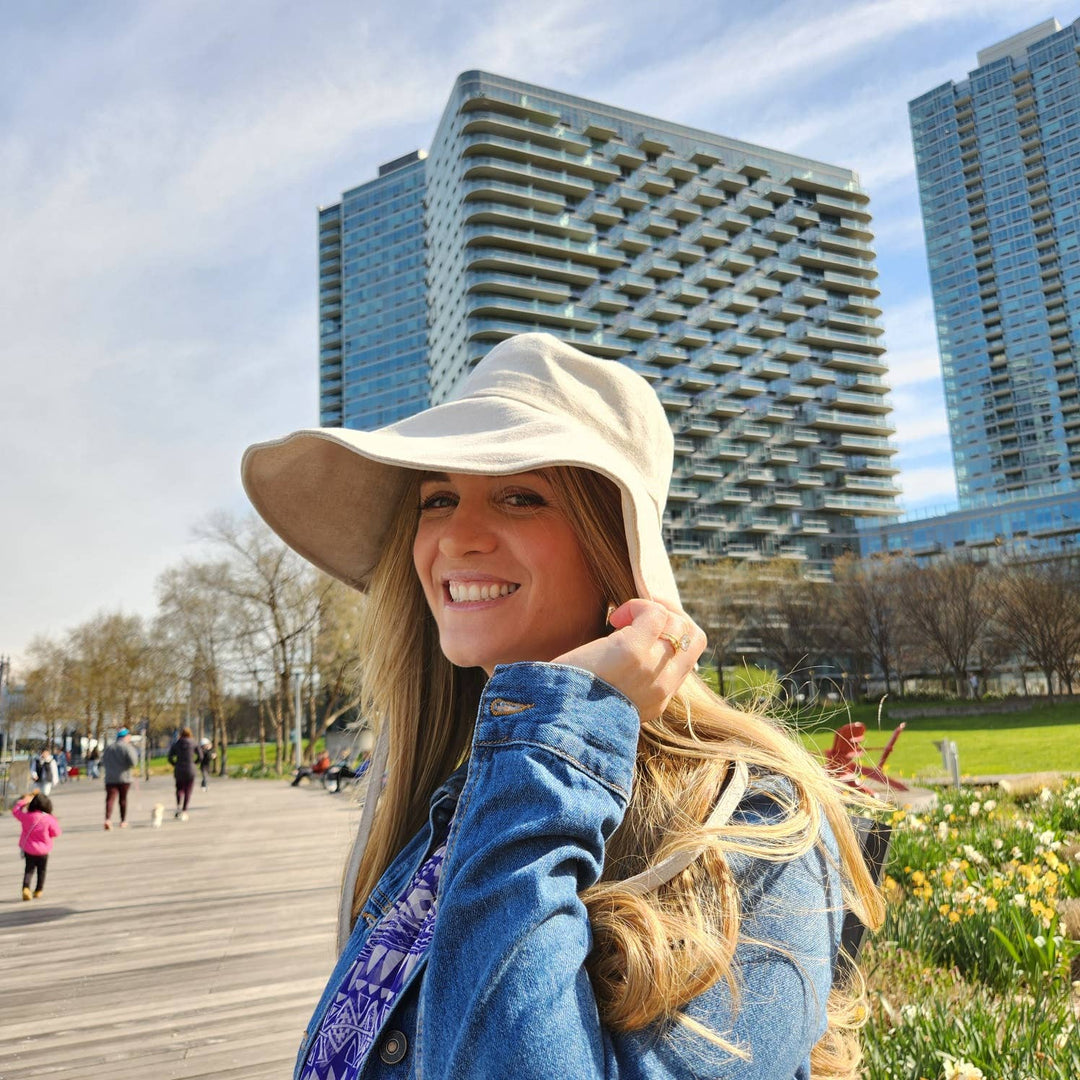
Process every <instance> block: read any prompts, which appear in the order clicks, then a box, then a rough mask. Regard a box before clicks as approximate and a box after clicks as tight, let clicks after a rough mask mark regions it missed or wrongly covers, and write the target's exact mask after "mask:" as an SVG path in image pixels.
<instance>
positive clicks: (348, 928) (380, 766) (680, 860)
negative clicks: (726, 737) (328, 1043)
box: [338, 727, 750, 954]
mask: <svg viewBox="0 0 1080 1080" xmlns="http://www.w3.org/2000/svg"><path fill="white" fill-rule="evenodd" d="M389 745H390V740H389V736H388V733H387V730H386V728H385V727H384V728H383V729H382V730H381V731H380V732H379V737H378V739H377V740H376V742H375V749H374V750H373V751H372V755H371V767H370V768H369V769H368V784H367V795H366V796H365V798H364V809H363V811H362V813H361V815H360V826H359V828H358V829H357V831H356V839H355V840H354V841H353V845H352V850H351V851H350V852H349V862H348V865H347V866H346V869H345V881H344V883H343V885H342V889H341V904H340V907H339V908H338V953H339V954H340V953H341V952H342V951H343V950H344V948H345V945H346V944H347V943H348V940H349V937H350V935H351V934H352V927H353V922H352V905H353V893H354V892H355V891H356V877H357V874H358V872H359V870H360V860H361V858H363V855H364V849H365V848H366V847H367V842H368V836H369V835H370V834H371V826H372V823H373V821H374V819H375V804H376V803H377V802H378V801H379V795H380V794H381V793H382V778H383V773H384V772H385V771H386V759H387V756H388V751H389ZM749 783H750V774H749V771H748V770H747V768H746V763H745V762H742V761H736V762H734V765H733V769H732V774H731V779H730V780H729V781H728V783H727V786H726V787H725V788H724V792H723V794H722V795H721V796H720V799H719V801H718V802H717V804H716V808H715V809H714V810H713V812H712V813H711V814H710V815H709V817H708V820H707V821H706V822H705V827H706V828H708V829H717V828H719V827H720V826H721V825H726V824H727V823H728V821H729V819H730V818H731V815H732V814H733V813H734V812H735V807H736V806H738V805H739V802H740V801H741V800H742V797H743V795H744V793H745V792H746V788H747V785H748V784H749ZM704 850H705V848H704V847H700V848H698V849H697V850H695V851H680V852H676V853H675V854H674V855H669V856H668V857H667V858H666V859H664V860H662V861H661V862H659V863H657V864H656V865H655V866H650V867H649V868H648V869H647V870H643V871H642V872H641V873H640V874H635V875H634V876H633V877H630V878H627V879H626V880H625V881H621V882H619V886H620V888H623V889H626V890H627V891H628V892H630V893H632V894H634V895H635V896H641V895H643V894H644V893H647V892H651V891H652V890H654V889H659V888H660V886H661V885H664V884H666V883H667V882H669V881H671V879H672V878H673V877H675V876H676V875H678V874H681V873H682V872H683V871H684V870H685V869H686V868H687V867H688V866H689V865H690V864H691V863H692V862H693V861H694V860H695V859H696V858H697V857H698V856H699V855H700V854H701V853H702V852H703V851H704Z"/></svg>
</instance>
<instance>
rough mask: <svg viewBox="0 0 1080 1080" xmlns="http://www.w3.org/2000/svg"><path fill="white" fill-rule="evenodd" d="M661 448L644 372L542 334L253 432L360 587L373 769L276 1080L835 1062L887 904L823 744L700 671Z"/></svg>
mask: <svg viewBox="0 0 1080 1080" xmlns="http://www.w3.org/2000/svg"><path fill="white" fill-rule="evenodd" d="M671 465H672V436H671V433H670V430H669V428H668V424H667V421H666V418H665V416H664V412H663V409H662V407H661V406H660V404H659V402H658V399H657V398H656V395H655V394H654V393H653V391H652V389H651V388H650V387H649V386H648V384H647V383H646V382H645V381H644V380H643V379H641V378H640V377H639V376H637V375H635V374H634V373H633V372H632V371H630V370H629V369H628V368H626V367H624V366H622V365H620V364H617V363H613V362H611V361H603V360H597V359H594V358H591V357H588V356H586V355H585V354H583V353H580V352H578V351H577V350H575V349H572V348H570V347H569V346H567V345H565V344H563V343H561V342H558V341H557V340H556V339H554V338H552V337H550V336H548V335H545V334H523V335H519V336H517V337H515V338H511V339H509V340H508V341H506V342H503V343H502V344H500V345H499V346H497V347H496V348H495V349H493V350H492V351H491V353H489V354H488V356H487V357H486V358H485V359H484V360H483V361H482V362H481V363H480V364H479V365H478V366H477V367H476V369H475V370H474V371H473V372H472V374H471V375H470V376H469V378H468V380H467V381H466V383H465V385H464V388H463V390H462V393H461V394H460V396H459V397H458V398H457V399H456V400H454V401H452V402H449V403H447V404H444V405H441V406H438V407H435V408H433V409H429V410H427V411H426V412H424V413H421V414H419V415H418V416H415V417H411V418H409V419H407V420H403V421H400V422H398V423H397V424H393V425H391V426H390V427H388V428H385V429H382V430H381V431H377V432H355V431H348V430H344V429H331V430H325V431H319V430H313V431H307V432H298V433H296V434H295V435H293V436H291V437H289V438H287V439H284V440H281V441H278V442H274V443H265V444H261V445H259V446H256V447H252V448H251V449H250V450H249V451H248V453H247V455H246V456H245V461H244V482H245V486H246V488H247V491H248V494H249V496H250V497H251V499H252V502H253V503H254V505H255V506H256V508H257V509H258V510H259V512H260V513H261V514H262V516H263V517H264V518H265V519H266V521H267V522H268V523H269V524H270V525H271V526H272V527H273V528H274V529H275V530H276V531H277V532H278V533H279V534H280V535H281V536H282V537H283V538H284V539H285V540H286V542H288V543H289V544H290V545H292V546H293V547H294V548H295V549H296V550H297V551H299V552H300V553H301V554H302V555H304V556H305V557H306V558H308V559H310V560H311V561H312V562H314V563H315V564H316V565H318V566H320V567H321V568H323V569H324V570H326V571H327V572H329V573H331V574H334V575H335V576H337V577H339V578H340V579H342V580H343V581H346V582H347V583H349V584H352V585H354V586H356V587H357V588H364V589H367V591H368V594H369V605H368V621H367V630H366V635H365V638H364V640H363V641H362V643H361V655H362V656H364V657H365V670H364V688H365V693H366V696H367V702H366V705H365V715H366V716H368V717H374V718H377V721H378V722H379V723H380V724H381V731H380V735H379V739H378V742H377V744H376V749H375V752H374V754H373V764H372V768H371V775H372V776H374V777H380V776H382V775H383V772H384V768H385V769H386V774H387V775H386V781H385V786H384V787H383V790H382V794H381V797H380V798H379V799H378V811H377V813H376V812H375V810H376V800H375V799H367V800H366V802H365V807H364V820H363V821H362V822H361V828H360V836H358V838H357V842H356V845H355V846H354V849H353V853H352V856H351V858H350V862H349V866H348V869H347V873H346V885H345V890H344V896H343V908H342V918H341V924H340V931H341V932H340V934H339V938H340V945H341V956H340V959H339V961H338V964H337V966H336V968H335V970H334V972H333V974H332V975H331V977H330V981H329V983H328V985H327V988H326V991H325V993H324V994H323V998H322V1000H321V1001H320V1003H319V1005H318V1007H317V1008H316V1011H315V1015H314V1017H313V1019H312V1022H311V1025H310V1026H309V1028H308V1031H307V1033H306V1035H305V1038H304V1041H303V1043H302V1045H301V1048H300V1054H299V1057H298V1062H297V1071H296V1076H297V1077H300V1078H304V1080H311V1078H316V1080H330V1078H333V1080H345V1078H350V1080H351V1078H353V1077H384V1076H385V1077H389V1076H399V1075H409V1076H421V1075H422V1076H425V1077H447V1078H449V1077H453V1078H469V1077H477V1078H479V1077H515V1078H518V1080H526V1078H537V1080H539V1078H549V1077H559V1078H563V1077H565V1078H573V1080H577V1078H579V1077H611V1078H615V1077H619V1078H627V1077H642V1078H650V1080H654V1078H668V1077H680V1078H681V1077H687V1078H689V1077H692V1076H693V1077H697V1076H725V1077H742V1078H762V1080H763V1078H765V1077H769V1078H770V1080H772V1078H777V1077H795V1078H806V1077H809V1076H811V1074H813V1075H814V1076H820V1077H825V1076H830V1077H832V1076H835V1077H852V1076H854V1074H855V1069H856V1063H857V1044H856V1042H855V1040H854V1037H853V1035H852V1034H851V1033H850V1031H849V1030H848V1029H849V1028H850V1024H851V1021H852V1019H853V1017H854V1016H855V1015H856V1013H857V1012H858V1009H857V1004H858V1003H857V1002H856V1001H855V1000H854V991H853V990H852V989H850V987H848V986H842V987H838V988H833V986H832V982H833V978H832V973H833V968H834V964H835V961H836V958H837V949H838V943H839V934H840V924H841V919H842V915H843V907H844V904H845V902H846V904H847V905H848V907H849V908H851V909H852V910H854V911H855V912H856V913H857V914H859V916H860V917H861V918H862V919H863V921H864V922H866V923H867V924H868V925H875V924H876V923H877V922H878V921H880V917H881V903H880V898H879V896H878V895H877V893H876V891H875V890H874V888H873V885H872V883H871V881H870V879H869V877H868V875H867V873H866V870H865V868H864V866H863V864H862V862H861V859H860V857H859V854H858V848H857V844H856V841H855V840H854V837H853V834H852V831H851V829H850V826H849V825H848V822H847V818H846V813H845V808H844V806H843V803H842V801H841V798H842V797H841V795H840V794H839V793H838V791H837V789H835V788H834V786H832V785H831V784H830V783H829V782H828V781H827V780H826V778H825V776H824V774H823V772H822V771H821V769H820V767H819V766H818V765H816V764H815V762H814V761H813V759H811V758H810V757H808V756H807V755H806V754H805V752H804V751H802V749H801V748H800V747H798V746H796V745H795V744H794V743H793V742H792V741H791V740H790V739H789V738H788V737H787V736H786V735H784V734H783V733H782V732H780V731H778V730H777V729H775V728H774V727H773V726H772V725H771V724H769V723H768V722H767V721H765V720H763V719H761V718H759V717H755V716H750V715H748V714H745V713H743V712H740V711H737V710H735V709H733V708H731V707H730V706H728V705H727V704H725V703H724V702H723V701H722V700H720V699H718V698H717V697H716V696H715V695H713V694H712V693H711V692H710V691H709V690H708V689H707V688H706V687H705V685H704V684H703V683H702V682H701V680H700V679H699V678H698V677H697V676H696V675H695V674H694V671H693V669H694V663H695V661H696V660H697V658H698V656H699V655H700V653H701V651H702V649H703V647H704V644H705V639H704V635H703V634H702V633H701V631H700V630H699V629H698V628H697V627H696V626H694V625H693V623H692V622H691V621H690V619H689V618H688V617H687V616H686V615H685V613H684V612H683V611H682V609H681V607H680V605H679V600H678V591H677V589H676V587H675V581H674V576H673V574H672V571H671V567H670V564H669V562H668V559H667V556H666V554H665V551H664V546H663V537H662V533H661V520H662V515H663V505H664V500H665V498H666V494H667V487H668V482H669V479H670V473H671ZM838 855H839V858H838ZM840 867H842V871H841V869H840ZM811 1070H812V1073H811Z"/></svg>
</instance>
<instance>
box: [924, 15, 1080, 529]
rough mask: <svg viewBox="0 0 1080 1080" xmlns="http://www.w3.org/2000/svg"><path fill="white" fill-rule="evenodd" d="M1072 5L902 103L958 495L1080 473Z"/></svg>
mask: <svg viewBox="0 0 1080 1080" xmlns="http://www.w3.org/2000/svg"><path fill="white" fill-rule="evenodd" d="M1078 49H1080V20H1077V22H1074V23H1073V24H1072V25H1071V26H1069V27H1066V28H1065V29H1062V28H1061V26H1060V25H1059V24H1058V22H1057V21H1056V20H1055V19H1050V20H1047V21H1046V22H1044V23H1041V24H1039V25H1038V26H1035V27H1033V28H1031V29H1030V30H1026V31H1024V32H1023V33H1020V34H1017V35H1015V36H1014V37H1011V38H1008V39H1007V40H1005V41H1002V42H1000V43H999V44H997V45H993V46H991V47H990V48H988V49H983V50H982V51H981V52H979V54H978V67H976V69H975V70H974V71H972V72H971V73H970V74H969V75H968V77H967V78H966V79H964V80H962V81H960V82H947V83H945V84H943V85H942V86H939V87H937V88H936V89H934V90H931V91H929V92H928V93H926V94H923V95H922V96H921V97H919V98H916V99H915V100H914V101H912V102H911V103H910V105H909V111H910V116H911V129H912V135H913V139H914V144H915V160H916V166H917V170H918V178H919V194H920V198H921V201H922V211H923V222H924V226H925V230H926V244H927V250H928V254H929V261H930V281H931V285H932V288H933V294H934V309H935V313H936V317H937V330H938V339H939V344H940V349H941V364H942V373H943V375H944V382H945V398H946V405H947V408H948V418H949V432H950V436H951V440H952V448H953V458H954V463H955V467H956V479H957V487H958V490H959V496H960V505H961V508H965V509H966V508H971V507H976V506H979V505H985V504H986V503H988V502H989V503H993V502H995V501H1000V500H1007V499H1015V498H1019V497H1025V496H1041V495H1046V494H1049V493H1052V492H1068V491H1070V490H1076V489H1077V488H1078V487H1080V396H1078V389H1080V387H1078V381H1080V380H1078V374H1080V369H1078V360H1077V344H1078V343H1080V57H1078V55H1077V50H1078Z"/></svg>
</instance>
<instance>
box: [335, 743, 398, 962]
mask: <svg viewBox="0 0 1080 1080" xmlns="http://www.w3.org/2000/svg"><path fill="white" fill-rule="evenodd" d="M389 750H390V736H389V733H388V731H387V729H386V725H385V724H384V725H383V727H382V729H381V730H380V732H379V737H378V739H376V740H375V749H374V750H372V752H371V765H370V766H369V767H368V772H367V775H368V781H367V790H366V792H365V795H364V809H363V810H362V811H361V812H360V826H359V828H358V829H357V830H356V839H355V840H354V841H353V844H352V849H351V850H350V852H349V861H348V863H347V864H346V866H345V880H344V882H343V883H342V886H341V902H340V904H339V906H338V931H337V939H338V940H337V947H338V955H340V954H341V953H342V952H343V951H344V949H345V945H346V944H347V943H348V940H349V938H350V936H351V935H352V926H353V922H352V906H353V894H354V893H355V892H356V877H357V874H358V873H359V872H360V860H361V859H362V858H363V856H364V849H365V848H366V847H367V842H368V837H369V836H370V835H371V826H372V824H373V823H374V821H375V804H376V803H377V802H378V801H379V796H380V795H381V794H382V786H383V773H385V772H386V759H387V757H388V755H389Z"/></svg>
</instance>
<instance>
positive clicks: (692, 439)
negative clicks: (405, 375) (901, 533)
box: [324, 71, 899, 563]
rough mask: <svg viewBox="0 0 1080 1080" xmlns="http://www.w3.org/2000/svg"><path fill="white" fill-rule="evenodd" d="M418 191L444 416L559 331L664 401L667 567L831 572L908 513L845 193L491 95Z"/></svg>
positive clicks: (865, 235)
mask: <svg viewBox="0 0 1080 1080" xmlns="http://www.w3.org/2000/svg"><path fill="white" fill-rule="evenodd" d="M424 167H425V173H426V176H425V182H424V183H425V190H424V194H423V199H424V203H425V211H424V241H425V245H426V246H425V250H424V254H425V262H426V314H427V336H426V348H427V352H426V357H427V360H426V363H427V370H428V383H429V385H430V390H431V400H432V402H434V403H437V402H439V401H441V400H444V399H445V398H446V397H447V396H448V395H449V394H450V393H451V392H452V391H453V388H454V387H455V386H456V385H457V384H458V383H459V382H460V380H461V379H462V378H463V377H464V375H465V374H466V373H467V371H468V370H469V369H470V367H471V366H472V365H473V364H474V363H475V362H476V361H477V360H478V359H479V358H480V357H481V356H483V355H484V354H485V353H486V352H487V351H488V350H489V349H490V348H491V347H492V345H494V344H495V343H496V342H498V341H500V340H502V339H503V338H506V337H508V336H510V335H512V334H515V333H520V332H522V331H528V330H545V331H549V332H551V333H553V334H555V335H556V336H558V337H560V338H562V339H563V340H565V341H568V342H570V343H572V344H574V345H576V346H578V347H579V348H581V349H583V350H585V351H587V352H591V353H593V354H595V355H598V356H601V357H606V358H608V359H610V360H611V361H612V362H613V363H624V364H627V365H629V366H631V367H633V368H634V369H635V370H636V371H638V372H640V373H641V374H642V375H643V376H644V377H645V378H646V379H648V380H649V381H650V382H651V383H652V385H653V386H654V388H655V389H656V392H657V394H658V395H659V397H660V400H661V402H662V403H663V405H664V408H665V409H666V410H667V413H668V416H669V418H670V421H671V424H672V428H673V430H674V433H675V447H676V463H675V475H674V478H673V481H672V488H671V493H670V498H669V503H668V515H667V521H666V530H667V538H668V541H669V547H670V550H671V551H672V552H673V553H675V554H682V555H687V556H697V557H714V556H723V555H726V556H730V557H737V558H747V559H757V558H762V557H781V558H787V559H792V560H798V561H808V562H810V563H824V562H825V561H827V560H828V559H830V558H832V557H833V556H835V555H836V554H838V553H839V552H840V550H841V549H842V547H844V546H845V544H847V543H849V542H850V537H851V534H852V532H853V530H852V522H853V520H855V519H861V518H866V517H877V518H887V517H892V516H894V515H895V514H896V513H897V509H896V504H895V496H896V495H897V494H898V492H899V489H898V487H897V484H896V481H895V476H896V473H897V471H898V470H897V468H896V467H895V466H894V465H893V464H892V457H893V455H894V454H895V453H896V447H895V445H894V444H893V443H892V441H891V439H890V436H891V435H892V434H893V431H894V429H893V426H892V423H891V421H890V415H889V414H890V412H891V405H890V402H889V399H888V396H887V395H888V389H889V387H888V383H887V379H886V375H887V368H886V364H885V360H884V357H883V354H884V352H885V347H884V344H883V342H882V332H883V331H882V327H881V325H880V324H879V322H878V317H879V316H880V314H881V312H880V310H879V308H878V307H877V296H878V289H877V286H876V283H875V279H876V277H877V270H876V268H875V266H874V251H873V248H872V241H873V233H872V230H871V217H870V212H869V209H868V202H869V199H868V196H867V194H866V192H865V191H863V189H862V188H861V187H860V185H859V182H858V177H857V176H856V175H855V174H854V173H853V172H852V171H851V170H849V169H845V168H841V167H838V166H833V165H827V164H823V163H821V162H817V161H811V160H809V159H807V158H803V157H798V156H795V155H791V154H785V153H783V152H779V151H774V150H769V149H766V148H763V147H760V146H754V145H751V144H749V143H744V142H739V141H737V140H734V139H728V138H725V137H723V136H720V135H715V134H711V133H709V132H705V131H700V130H697V129H694V128H689V127H685V126H683V125H680V124H674V123H669V122H667V121H664V120H659V119H656V118H654V117H649V116H643V115H640V114H637V113H632V112H627V111H625V110H622V109H618V108H614V107H611V106H608V105H603V104H600V103H598V102H593V101H587V100H585V99H582V98H577V97H573V96H570V95H568V94H564V93H560V92H558V91H554V90H548V89H545V88H543V87H539V86H534V85H531V84H528V83H523V82H518V81H515V80H512V79H507V78H502V77H499V76H494V75H489V74H486V73H484V72H478V71H471V72H466V73H464V74H463V75H461V76H460V77H459V78H458V79H457V81H456V83H455V85H454V88H453V91H452V93H451V95H450V99H449V101H448V103H447V105H446V108H445V110H444V113H443V116H442V119H441V121H440V123H439V126H438V129H437V131H436V134H435V138H434V141H433V143H432V146H431V150H430V156H429V157H428V158H427V160H426V162H424ZM377 182H378V181H376V182H375V183H377ZM367 186H368V185H365V187H367ZM361 190H364V189H357V191H361ZM344 205H346V206H347V201H345V202H344ZM333 209H334V208H332V210H331V212H332V211H333ZM338 228H339V229H340V231H341V235H342V237H343V238H344V237H347V235H348V226H347V223H346V224H345V225H339V226H338ZM328 229H329V231H330V232H333V226H329V227H328ZM344 242H345V243H347V242H348V241H347V240H345V241H344ZM331 258H332V256H331ZM347 267H348V256H347V254H346V278H345V280H344V282H343V287H342V296H343V298H344V308H345V310H346V311H348V309H349V306H350V284H349V280H348V277H347V273H348V270H347ZM362 323H363V320H361V319H358V320H357V322H356V324H355V326H354V329H353V331H352V336H353V338H354V340H355V338H356V336H357V335H358V334H359V333H360V332H361V325H362ZM349 325H350V323H349V319H348V317H346V320H345V323H344V330H345V333H346V335H349ZM391 346H392V343H391V342H386V343H384V347H386V348H387V349H389V348H390V347H391ZM378 355H379V353H378V350H377V349H376V350H375V351H374V352H373V353H372V354H371V357H370V361H369V362H373V361H374V359H375V357H377V356H378ZM387 355H389V353H387ZM324 358H325V353H324ZM346 361H347V354H346ZM330 370H331V374H333V369H330ZM366 370H367V369H365V368H363V367H360V368H358V369H357V372H358V375H359V383H360V384H361V386H362V384H363V382H364V381H365V380H366V378H367V374H366ZM326 371H327V366H326V364H325V362H324V375H325V372H326ZM325 386H326V383H325V382H324V387H325ZM344 386H345V394H346V396H347V395H348V393H349V386H350V376H349V373H348V371H346V372H345V375H344ZM359 392H360V393H361V394H362V393H363V390H362V389H360V390H359ZM324 400H325V399H324ZM346 413H347V410H346ZM344 422H345V423H349V420H348V418H347V415H346V418H345V419H344Z"/></svg>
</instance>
